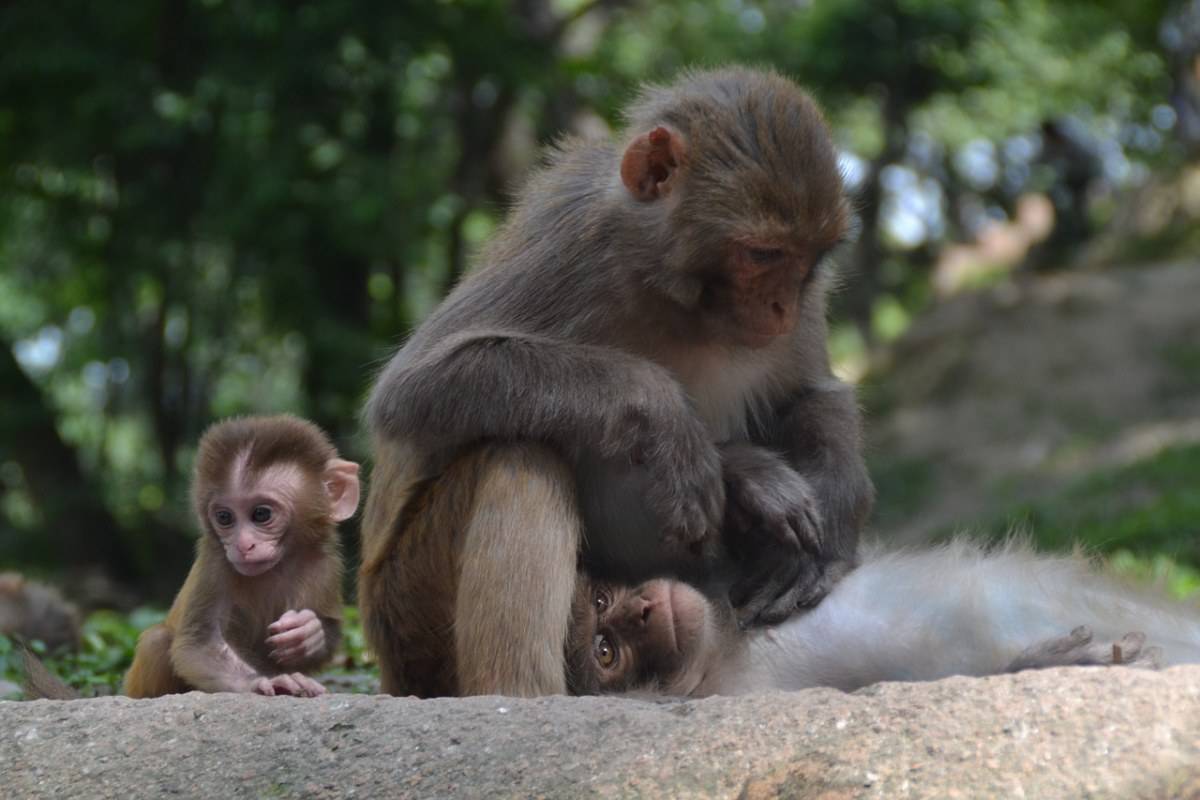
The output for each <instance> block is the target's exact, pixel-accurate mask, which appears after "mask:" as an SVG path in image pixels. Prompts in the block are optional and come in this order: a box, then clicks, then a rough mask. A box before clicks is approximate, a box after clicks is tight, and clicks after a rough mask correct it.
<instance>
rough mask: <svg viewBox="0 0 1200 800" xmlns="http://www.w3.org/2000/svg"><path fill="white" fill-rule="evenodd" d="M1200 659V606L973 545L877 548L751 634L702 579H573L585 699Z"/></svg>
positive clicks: (575, 679) (1075, 566) (577, 687)
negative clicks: (819, 595) (812, 601)
mask: <svg viewBox="0 0 1200 800" xmlns="http://www.w3.org/2000/svg"><path fill="white" fill-rule="evenodd" d="M1189 662H1200V608H1197V607H1194V606H1188V605H1186V604H1184V603H1178V602H1173V601H1171V600H1168V599H1166V598H1164V597H1161V596H1157V595H1155V594H1153V593H1149V592H1139V591H1137V590H1134V589H1130V588H1128V587H1124V586H1121V585H1120V584H1119V583H1117V582H1114V581H1112V580H1110V579H1108V578H1106V577H1104V576H1103V575H1101V574H1099V573H1097V572H1096V571H1095V570H1093V569H1092V568H1090V567H1089V565H1088V564H1087V563H1086V561H1084V560H1083V559H1081V558H1078V557H1050V556H1042V555H1036V554H1035V553H1033V552H1032V551H1031V550H1029V549H1028V548H1026V547H1023V546H1021V545H1014V544H1010V545H1008V546H1005V547H1002V548H998V549H991V550H989V549H987V548H984V547H981V546H979V545H975V544H971V543H969V542H966V541H955V542H952V543H950V544H948V545H946V546H944V547H938V548H932V549H926V550H917V551H910V552H891V553H888V552H883V551H878V552H867V553H866V554H865V555H864V558H863V563H862V565H861V566H859V567H858V568H856V569H855V570H854V571H852V572H851V573H850V574H848V575H847V576H846V577H845V578H844V579H842V581H841V582H840V583H839V584H838V585H837V586H835V587H834V589H833V591H832V592H831V593H830V594H829V595H828V596H827V597H826V598H825V599H824V600H823V601H822V602H821V603H820V604H819V605H818V606H817V607H816V608H814V609H812V610H811V611H808V612H806V613H802V614H799V615H797V616H794V617H792V618H791V619H789V620H787V621H786V622H784V623H782V624H780V625H777V626H775V627H773V628H765V629H756V630H749V631H742V630H739V629H738V626H737V623H736V621H735V619H734V615H733V612H732V609H730V608H728V607H727V606H723V605H722V604H719V603H716V602H714V601H712V600H710V599H708V598H706V597H705V596H704V595H702V594H700V593H699V592H697V591H696V590H694V589H692V588H691V587H690V586H688V585H686V584H683V583H680V582H678V581H671V580H655V581H650V582H648V583H645V584H642V585H641V586H639V587H637V588H627V587H617V586H612V585H608V584H605V583H601V582H598V581H592V580H591V579H589V578H587V577H586V576H585V575H583V574H582V573H581V574H580V579H579V581H578V583H577V587H576V594H575V602H574V606H573V620H572V626H571V632H570V637H569V640H568V643H567V674H568V682H569V686H570V689H571V692H572V693H573V694H595V693H614V692H642V691H644V692H649V693H654V694H666V695H676V696H691V697H703V696H706V695H714V694H744V693H747V692H753V691H765V690H772V689H779V690H792V689H806V688H812V687H817V686H830V687H835V688H838V689H843V690H845V691H851V690H854V689H858V688H861V687H863V686H867V685H870V684H872V683H877V682H879V681H926V680H936V679H938V678H944V677H947V676H949V675H994V674H998V673H1003V672H1016V671H1019V670H1023V669H1034V668H1041V667H1053V666H1066V665H1109V664H1125V665H1130V666H1140V667H1158V666H1160V665H1172V664H1180V663H1189Z"/></svg>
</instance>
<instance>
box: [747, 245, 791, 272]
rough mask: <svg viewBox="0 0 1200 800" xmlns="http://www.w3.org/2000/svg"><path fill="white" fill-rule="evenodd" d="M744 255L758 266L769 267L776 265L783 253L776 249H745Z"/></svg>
mask: <svg viewBox="0 0 1200 800" xmlns="http://www.w3.org/2000/svg"><path fill="white" fill-rule="evenodd" d="M746 255H748V256H750V260H751V261H753V262H754V263H755V264H758V265H759V266H763V267H765V266H769V265H771V264H775V263H778V262H779V261H780V260H781V259H782V258H783V251H782V250H780V249H779V248H778V247H747V248H746Z"/></svg>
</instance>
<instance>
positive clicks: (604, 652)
mask: <svg viewBox="0 0 1200 800" xmlns="http://www.w3.org/2000/svg"><path fill="white" fill-rule="evenodd" d="M594 650H595V654H596V663H597V664H599V665H600V666H601V667H602V668H604V669H612V668H613V667H615V666H616V665H617V648H616V647H615V646H614V645H613V643H612V642H611V641H609V639H608V637H607V636H605V635H604V634H602V633H598V634H596V644H595V648H594Z"/></svg>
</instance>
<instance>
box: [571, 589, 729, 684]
mask: <svg viewBox="0 0 1200 800" xmlns="http://www.w3.org/2000/svg"><path fill="white" fill-rule="evenodd" d="M574 612H575V613H574V620H573V626H572V631H571V637H570V639H571V643H570V645H569V652H568V664H569V667H568V669H569V670H570V671H571V672H572V673H573V675H572V678H573V680H572V685H573V687H574V688H575V689H576V692H577V693H580V694H589V693H610V692H626V691H631V690H639V689H645V690H652V691H656V692H659V691H666V692H667V693H669V694H675V695H678V694H687V693H688V692H689V691H690V690H691V689H694V688H695V686H696V685H698V684H699V683H700V681H701V680H702V679H703V677H704V675H705V673H706V671H707V667H708V665H709V664H710V663H712V662H713V661H714V660H715V656H716V655H717V652H718V651H719V649H720V648H719V641H720V639H721V637H720V636H719V631H720V630H721V628H722V626H721V625H720V615H719V614H717V612H716V609H715V608H714V607H713V605H712V603H711V602H710V601H709V600H708V599H707V598H706V597H705V596H704V595H702V594H700V592H698V591H696V590H695V589H693V588H692V587H691V586H688V585H687V584H685V583H681V582H679V581H674V580H652V581H648V582H646V583H643V584H641V585H639V586H635V587H627V586H617V585H613V584H609V583H603V582H600V581H593V580H591V579H590V578H588V577H586V576H585V575H583V574H582V573H581V574H580V576H579V580H578V583H577V584H576V593H575V606H574Z"/></svg>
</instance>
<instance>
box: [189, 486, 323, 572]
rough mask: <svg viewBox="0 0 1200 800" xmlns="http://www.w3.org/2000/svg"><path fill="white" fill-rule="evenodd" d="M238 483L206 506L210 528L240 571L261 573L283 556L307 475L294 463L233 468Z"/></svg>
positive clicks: (229, 558)
mask: <svg viewBox="0 0 1200 800" xmlns="http://www.w3.org/2000/svg"><path fill="white" fill-rule="evenodd" d="M233 477H234V479H235V480H234V481H233V482H234V483H235V484H237V485H235V486H234V487H230V488H226V489H225V490H224V491H222V492H219V493H216V494H214V495H213V497H212V499H211V500H210V501H209V504H208V509H207V519H206V522H207V523H208V527H209V529H210V530H211V531H212V532H213V535H215V536H216V537H217V540H218V541H219V542H220V543H221V546H222V548H224V550H225V558H226V559H227V560H228V561H229V564H230V565H231V566H232V567H233V568H234V569H235V570H236V571H237V572H239V573H240V574H242V575H246V576H248V577H249V576H255V575H262V574H263V573H265V572H269V571H270V570H271V569H272V568H273V567H274V566H275V565H276V564H278V563H279V560H280V559H281V558H282V557H283V551H284V547H283V539H284V534H285V533H287V531H288V529H289V527H290V525H291V524H292V509H294V508H295V507H296V500H295V498H297V497H298V496H299V494H300V490H301V489H303V487H304V475H303V473H302V471H301V470H300V468H299V467H298V466H296V465H290V464H287V465H275V466H273V467H270V468H268V469H266V470H264V471H262V472H261V473H259V474H257V475H254V476H249V475H247V474H246V473H244V472H243V471H241V470H235V471H234V476H233Z"/></svg>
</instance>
